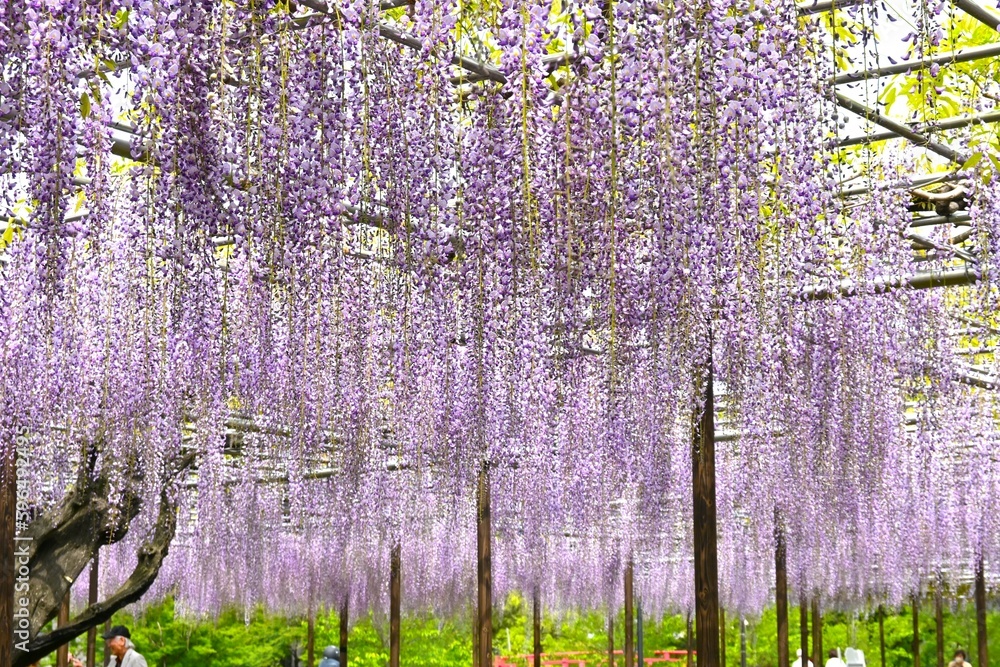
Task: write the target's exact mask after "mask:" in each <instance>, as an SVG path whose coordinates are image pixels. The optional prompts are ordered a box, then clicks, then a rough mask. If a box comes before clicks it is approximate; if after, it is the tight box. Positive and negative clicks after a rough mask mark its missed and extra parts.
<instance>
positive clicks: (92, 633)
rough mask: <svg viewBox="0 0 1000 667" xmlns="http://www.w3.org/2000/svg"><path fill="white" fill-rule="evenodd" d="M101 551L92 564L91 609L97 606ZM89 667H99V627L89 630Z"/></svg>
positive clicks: (89, 599) (97, 552) (89, 600)
mask: <svg viewBox="0 0 1000 667" xmlns="http://www.w3.org/2000/svg"><path fill="white" fill-rule="evenodd" d="M100 563H101V549H100V547H98V548H97V551H95V552H94V560H93V561H91V563H90V590H89V592H88V595H87V604H88V605H90V606H91V607H92V606H94V605H95V604H97V584H98V577H99V575H100V567H101V565H100ZM87 667H97V626H96V625H95V626H94V627H92V628H90V629H89V630H87Z"/></svg>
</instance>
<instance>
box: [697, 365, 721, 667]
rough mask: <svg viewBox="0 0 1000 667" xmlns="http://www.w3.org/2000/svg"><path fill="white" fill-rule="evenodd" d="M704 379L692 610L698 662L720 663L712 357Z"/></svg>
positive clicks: (704, 666)
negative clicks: (693, 610)
mask: <svg viewBox="0 0 1000 667" xmlns="http://www.w3.org/2000/svg"><path fill="white" fill-rule="evenodd" d="M706 376H707V377H706V379H705V405H704V407H703V412H702V415H701V418H700V419H699V420H698V422H697V424H696V426H695V429H694V438H692V442H691V471H692V475H693V480H692V491H693V496H694V592H695V598H694V609H695V624H696V627H697V629H698V635H697V642H698V664H699V665H701V666H702V667H718V664H719V556H718V533H717V531H716V508H715V401H714V399H713V395H712V377H713V375H712V357H711V355H709V359H708V372H707V373H706Z"/></svg>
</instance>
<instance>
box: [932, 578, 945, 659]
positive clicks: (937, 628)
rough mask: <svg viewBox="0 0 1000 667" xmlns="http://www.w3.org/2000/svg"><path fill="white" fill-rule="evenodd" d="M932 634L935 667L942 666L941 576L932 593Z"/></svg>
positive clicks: (942, 616) (942, 614) (942, 600)
mask: <svg viewBox="0 0 1000 667" xmlns="http://www.w3.org/2000/svg"><path fill="white" fill-rule="evenodd" d="M934 634H935V635H936V638H935V639H936V643H937V667H944V598H943V596H942V595H941V577H938V587H937V591H935V594H934Z"/></svg>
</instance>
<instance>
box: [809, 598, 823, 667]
mask: <svg viewBox="0 0 1000 667" xmlns="http://www.w3.org/2000/svg"><path fill="white" fill-rule="evenodd" d="M812 619H813V624H812V636H813V650H812V655H813V664H814V665H816V667H820V665H822V664H824V663H825V662H826V661H825V660H824V659H823V616H822V615H821V614H820V613H819V595H818V594H817V595H814V596H813V599H812Z"/></svg>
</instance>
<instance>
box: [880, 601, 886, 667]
mask: <svg viewBox="0 0 1000 667" xmlns="http://www.w3.org/2000/svg"><path fill="white" fill-rule="evenodd" d="M878 654H879V657H880V658H881V659H882V662H881V663H880V664H881V665H882V667H885V607H884V606H882V605H879V606H878Z"/></svg>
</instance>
